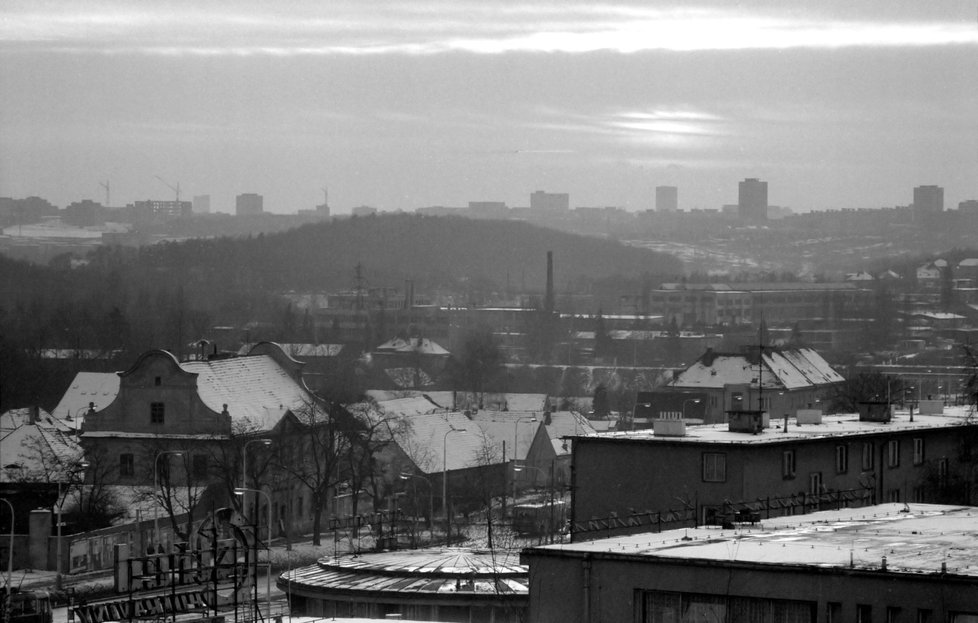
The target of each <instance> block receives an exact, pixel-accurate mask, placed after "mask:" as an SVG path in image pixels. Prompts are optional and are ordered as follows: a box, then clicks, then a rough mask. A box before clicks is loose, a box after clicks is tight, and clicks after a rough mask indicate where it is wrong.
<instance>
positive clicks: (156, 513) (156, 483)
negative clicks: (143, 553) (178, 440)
mask: <svg viewBox="0 0 978 623" xmlns="http://www.w3.org/2000/svg"><path fill="white" fill-rule="evenodd" d="M167 454H172V455H173V456H183V451H182V450H163V451H162V452H158V453H157V454H156V458H155V459H153V497H157V493H156V492H157V491H158V490H159V488H160V469H159V468H160V457H161V456H166V455H167ZM160 498H162V496H159V498H158V499H157V500H156V504H153V540H154V541H156V543H155V545H156V546H157V547H158V546H159V544H160V504H161V503H162V499H160Z"/></svg>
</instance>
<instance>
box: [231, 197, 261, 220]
mask: <svg viewBox="0 0 978 623" xmlns="http://www.w3.org/2000/svg"><path fill="white" fill-rule="evenodd" d="M262 212H264V198H263V197H262V196H261V195H259V194H256V193H244V194H243V195H238V196H237V198H236V199H235V200H234V213H235V214H237V215H238V216H254V215H256V214H261V213H262Z"/></svg>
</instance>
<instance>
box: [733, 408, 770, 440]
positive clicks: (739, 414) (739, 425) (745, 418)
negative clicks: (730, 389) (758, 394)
mask: <svg viewBox="0 0 978 623" xmlns="http://www.w3.org/2000/svg"><path fill="white" fill-rule="evenodd" d="M764 416H765V413H764V412H763V411H727V419H728V421H729V422H730V428H729V430H730V432H732V433H750V434H752V435H756V434H757V433H759V432H761V431H763V430H764Z"/></svg>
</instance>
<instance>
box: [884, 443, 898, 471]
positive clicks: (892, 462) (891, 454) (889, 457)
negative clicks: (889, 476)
mask: <svg viewBox="0 0 978 623" xmlns="http://www.w3.org/2000/svg"><path fill="white" fill-rule="evenodd" d="M886 465H887V466H888V467H899V466H900V440H899V439H891V440H889V441H888V442H887V443H886Z"/></svg>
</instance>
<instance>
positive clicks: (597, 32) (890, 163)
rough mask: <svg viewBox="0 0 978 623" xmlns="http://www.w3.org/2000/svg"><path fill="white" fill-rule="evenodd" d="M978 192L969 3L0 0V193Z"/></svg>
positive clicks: (803, 198)
mask: <svg viewBox="0 0 978 623" xmlns="http://www.w3.org/2000/svg"><path fill="white" fill-rule="evenodd" d="M746 177H757V178H760V179H763V180H766V181H767V182H768V193H769V201H770V203H771V204H773V205H780V206H786V207H789V208H791V209H792V210H794V211H796V212H807V211H809V210H823V209H840V208H877V207H889V206H894V205H907V204H909V203H910V202H911V201H912V193H913V187H914V186H918V185H923V184H936V185H939V186H942V187H944V189H945V207H946V208H956V207H957V204H958V202H959V201H962V200H965V199H976V198H978V1H976V0H968V1H959V0H941V1H940V2H920V1H919V0H888V1H884V0H865V1H862V2H851V0H847V1H841V0H822V1H819V2H810V1H806V2H795V1H787V0H779V1H774V0H771V1H766V0H756V1H751V0H745V1H742V2H732V1H727V2H700V3H695V2H659V1H656V0H646V1H642V2H620V1H611V2H605V3H601V2H598V3H595V2H574V1H570V0H565V1H560V2H538V1H533V0H530V1H528V2H513V1H498V0H451V1H447V0H446V1H427V0H421V1H418V2H412V1H409V0H401V1H390V2H388V1H371V0H328V1H319V0H316V1H311V0H292V1H290V2H267V1H253V2H242V1H227V0H212V1H208V2H199V1H198V0H193V1H183V0H180V1H174V0H156V1H154V2H132V1H105V2H99V1H87V0H77V1H64V2H47V1H45V0H24V1H21V0H4V2H2V3H0V196H8V197H26V196H29V195H38V196H42V197H45V198H47V199H48V200H50V201H51V202H53V203H54V204H55V205H58V206H61V207H64V206H65V205H67V204H68V203H70V202H72V201H76V200H80V199H93V200H96V201H101V202H104V200H105V190H104V188H103V187H102V184H104V183H106V182H108V184H109V187H110V189H111V203H112V204H113V205H124V204H125V203H129V202H132V201H135V200H142V199H172V198H174V197H175V192H174V190H173V188H175V187H176V186H177V185H179V188H180V192H181V199H191V198H192V197H193V196H194V195H203V194H208V195H210V196H211V205H212V208H213V209H214V210H217V211H225V212H230V211H233V207H234V197H235V196H236V195H237V194H240V193H248V192H254V193H259V194H261V195H263V196H264V201H265V209H266V210H267V211H271V212H279V213H289V212H295V211H296V210H300V209H312V208H313V207H314V206H315V205H316V204H318V203H322V202H323V197H324V192H323V188H327V189H328V193H329V195H328V196H329V204H330V206H331V207H332V209H333V212H334V213H345V212H349V211H350V208H352V207H353V206H359V205H369V206H373V207H376V208H379V209H381V210H413V209H415V208H418V207H422V206H435V205H443V206H465V205H467V204H468V202H469V201H504V202H506V203H507V204H508V205H509V206H511V207H518V206H527V205H529V195H530V193H532V192H533V191H535V190H545V191H548V192H566V193H569V194H570V203H571V206H619V207H622V208H626V209H628V210H633V211H639V210H647V209H651V208H652V207H653V206H654V188H655V187H656V186H658V185H675V186H678V187H679V204H680V209H685V210H689V209H697V208H706V209H711V208H718V207H720V206H722V205H723V204H730V203H736V201H737V182H738V181H739V180H742V179H744V178H746Z"/></svg>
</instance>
